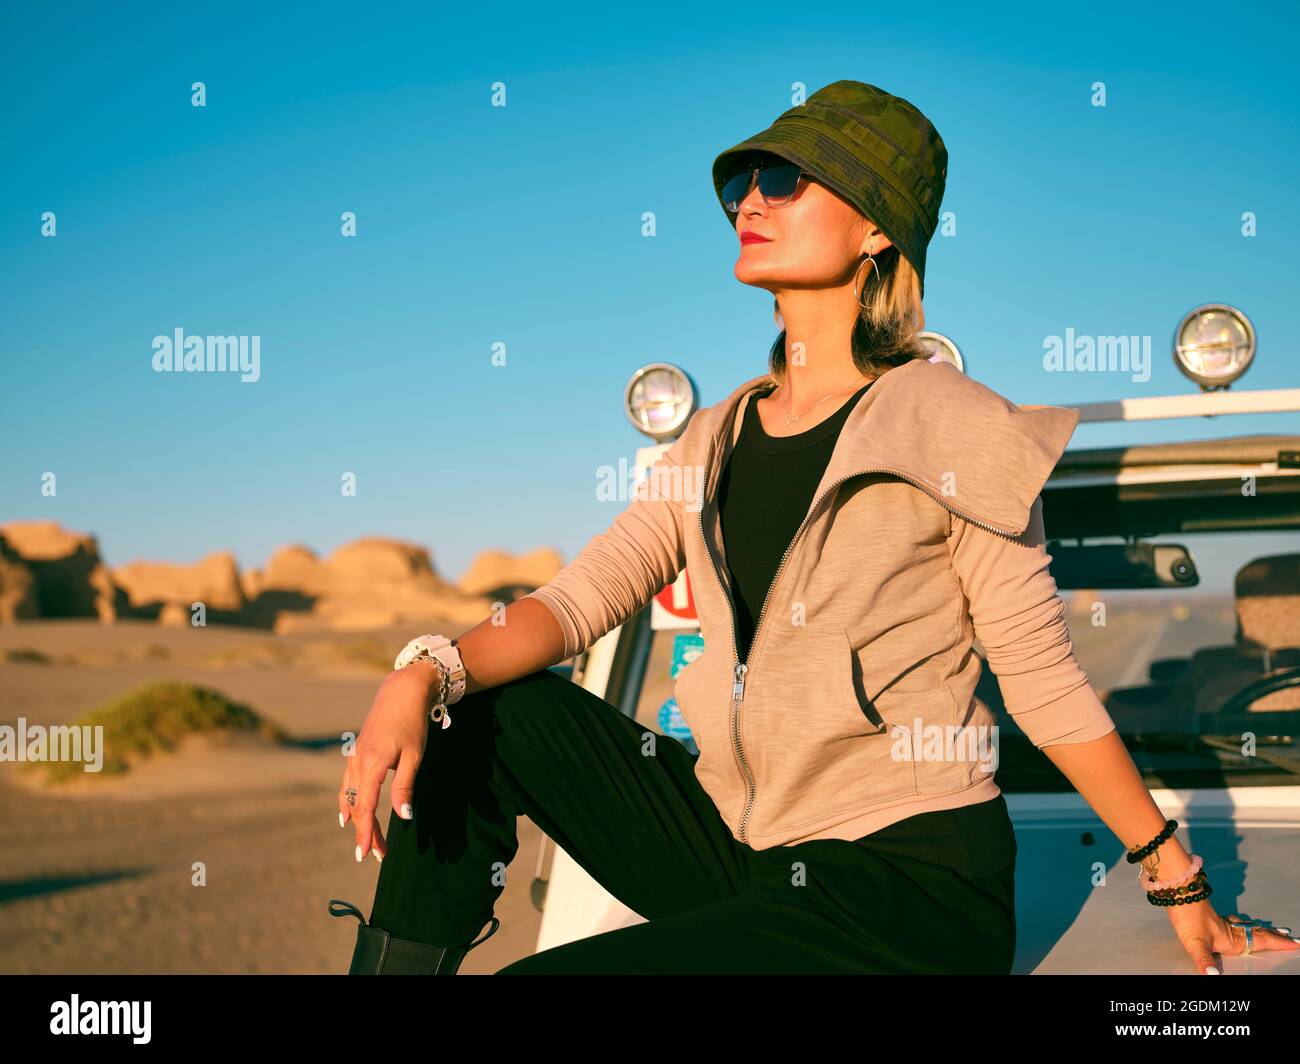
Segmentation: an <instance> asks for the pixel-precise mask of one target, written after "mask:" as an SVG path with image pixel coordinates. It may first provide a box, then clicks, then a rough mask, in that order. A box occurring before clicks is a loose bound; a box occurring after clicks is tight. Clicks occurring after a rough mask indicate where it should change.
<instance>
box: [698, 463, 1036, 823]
mask: <svg viewBox="0 0 1300 1064" xmlns="http://www.w3.org/2000/svg"><path fill="white" fill-rule="evenodd" d="M712 463H713V455H712V453H710V455H709V457H708V459H707V460H706V461H705V463H704V482H703V486H702V488H701V500H702V501H701V505H700V538H701V539H703V540H704V547H705V550H706V551H708V554H709V559H710V561H712V562H713V572H714V575H715V576H716V577H717V578H718V583H719V584H720V585H721V587H722V590H723V593H724V594H725V595H726V598H727V607H728V609H729V610H730V614H731V657H732V661H733V662H734V664H733V666H732V687H731V720H730V728H731V742H732V748H733V750H734V752H735V754H736V761H737V764H739V766H740V771H741V775H742V776H743V777H744V780H745V808H744V811H743V812H742V813H741V816H740V826H739V828H738V832H737V838H738V840H739V841H740V842H742V843H745V844H748V841H749V840H748V837H747V836H746V833H745V831H746V826H747V825H748V823H749V814H750V812H751V811H752V810H753V808H754V800H755V799H756V798H757V797H758V788H757V785H756V784H755V782H754V776H753V773H752V772H751V771H750V768H749V761H748V759H747V758H746V757H745V747H744V744H743V743H742V742H741V739H740V704H741V702H742V701H743V700H744V698H745V677H746V674H747V673H748V672H749V660H750V658H752V657H753V656H754V650H755V648H756V647H757V646H758V637H759V633H760V632H761V631H762V628H763V618H764V617H765V616H766V615H767V606H768V603H769V602H770V601H771V599H772V592H773V591H774V590H775V589H776V583H777V581H778V580H779V579H780V578H781V573H782V571H783V570H784V569H785V563H786V561H787V560H788V559H789V557H790V552H791V550H793V548H794V545H795V543H796V542H797V541H798V539H799V536H800V535H801V534H802V533H803V530H804V528H805V526H806V525H807V524H808V519H809V518H810V517H812V515H813V514H814V513H815V512H816V511H817V507H818V506H819V505H820V504H821V501H822V500H823V499H824V498H826V497H827V496H828V495H829V494H830V493H831V492H833V491H834V490H835V489H836V488H838V487H839V486H840V485H841V484H843V483H844V482H845V481H846V480H852V479H853V478H854V477H858V476H862V475H863V474H866V473H888V474H890V475H891V476H896V477H899V478H900V479H902V480H906V481H907V482H908V483H909V484H912V485H914V486H915V487H917V488H919V489H920V490H921V491H923V492H925V493H926V494H927V495H929V496H930V498H932V499H934V500H935V502H937V503H938V504H939V505H940V506H942V507H944V509H946V510H948V511H950V512H951V513H954V514H956V515H957V516H958V517H960V518H961V519H962V520H964V521H967V522H969V523H970V524H972V525H975V526H976V527H978V528H983V529H986V530H987V531H989V532H994V533H996V534H997V535H1000V536H1007V537H1009V538H1011V539H1015V538H1016V537H1017V536H1019V535H1023V533H1018V532H1013V531H1010V530H1008V529H1005V528H997V527H995V526H993V525H990V524H988V523H987V522H984V521H980V520H978V519H976V518H974V517H971V516H969V515H968V514H965V513H963V512H962V511H961V510H959V509H957V508H956V507H955V506H951V505H949V504H948V503H946V502H944V500H943V499H942V498H941V497H940V496H938V495H936V494H935V493H934V491H933V490H931V488H930V487H929V486H928V485H926V484H923V483H921V482H920V481H918V480H916V479H915V478H913V477H909V476H908V475H907V474H905V473H900V472H899V471H898V470H896V469H889V468H886V467H877V468H873V469H859V470H857V471H856V472H853V473H848V474H846V475H844V476H842V477H840V478H839V479H838V480H836V481H835V482H834V483H832V484H830V485H828V486H827V487H826V488H825V490H823V491H822V492H821V493H820V494H819V495H818V496H817V497H816V498H815V499H813V501H812V505H811V506H809V507H808V512H807V513H806V514H805V515H804V519H803V520H802V521H801V522H800V523H799V527H798V528H797V529H795V532H794V536H793V537H792V538H791V540H790V542H789V544H788V545H787V546H786V548H785V553H784V554H782V555H781V562H780V564H779V565H778V566H777V569H776V573H775V574H774V575H773V577H772V582H771V583H770V584H769V585H768V588H767V594H766V595H764V596H763V607H762V609H761V610H760V611H759V614H758V620H757V621H756V622H755V623H754V634H753V636H752V638H751V639H750V641H749V650H748V652H747V653H746V654H745V660H744V661H741V660H740V652H739V647H738V644H737V640H736V604H735V601H734V600H733V599H732V597H731V589H730V586H729V585H728V584H727V583H726V582H725V581H724V580H723V579H722V570H721V568H720V567H719V565H718V559H717V557H716V556H715V555H714V553H713V547H712V545H711V544H710V543H709V541H708V539H707V537H706V536H705V535H704V510H705V506H704V503H703V500H704V499H707V498H708V488H709V467H710V466H711V465H712Z"/></svg>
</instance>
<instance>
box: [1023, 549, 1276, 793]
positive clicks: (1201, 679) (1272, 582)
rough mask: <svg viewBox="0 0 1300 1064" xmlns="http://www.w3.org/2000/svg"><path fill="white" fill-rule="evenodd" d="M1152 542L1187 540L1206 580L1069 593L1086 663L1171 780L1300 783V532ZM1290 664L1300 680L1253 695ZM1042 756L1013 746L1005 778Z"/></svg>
mask: <svg viewBox="0 0 1300 1064" xmlns="http://www.w3.org/2000/svg"><path fill="white" fill-rule="evenodd" d="M1142 541H1143V542H1145V543H1151V544H1156V545H1159V544H1178V545H1181V546H1183V547H1185V548H1186V549H1187V551H1188V553H1189V554H1190V556H1191V558H1192V561H1193V562H1194V564H1195V567H1196V570H1197V572H1198V574H1199V583H1198V584H1197V585H1196V586H1193V587H1186V588H1152V589H1142V590H1128V589H1125V590H1118V589H1104V590H1095V591H1089V590H1063V591H1061V592H1060V595H1061V598H1062V599H1063V600H1064V601H1065V603H1066V606H1067V622H1068V624H1069V628H1070V637H1071V640H1072V642H1073V644H1074V649H1075V654H1076V656H1077V658H1078V660H1079V664H1080V666H1081V667H1082V668H1083V670H1084V671H1085V672H1086V673H1087V674H1088V678H1089V681H1090V682H1091V683H1092V686H1093V688H1094V689H1095V690H1096V691H1097V694H1098V695H1099V697H1101V699H1102V701H1103V702H1105V704H1106V708H1107V710H1108V711H1109V713H1110V715H1111V717H1112V718H1113V719H1114V721H1115V723H1116V727H1117V729H1118V731H1119V732H1120V734H1121V736H1122V737H1123V739H1124V741H1125V743H1126V744H1127V746H1128V748H1129V751H1130V753H1131V754H1132V755H1133V758H1134V761H1135V762H1136V763H1137V764H1138V766H1139V768H1140V769H1141V770H1142V772H1143V774H1144V775H1145V776H1147V777H1149V778H1154V779H1155V780H1156V781H1157V782H1161V783H1163V784H1164V785H1166V786H1185V787H1195V786H1214V785H1220V786H1228V785H1231V786H1241V785H1250V784H1278V783H1289V784H1295V783H1296V782H1298V779H1297V777H1298V776H1300V755H1298V754H1297V746H1296V743H1295V739H1294V735H1295V732H1296V727H1297V723H1298V722H1300V638H1298V637H1297V627H1298V626H1300V608H1298V607H1297V599H1296V596H1295V591H1296V590H1297V589H1296V588H1295V586H1294V580H1295V572H1296V565H1297V559H1298V558H1300V532H1291V531H1276V530H1273V531H1262V532H1261V531H1253V530H1243V531H1231V532H1221V531H1216V532H1179V533H1176V534H1161V535H1151V536H1143V537H1142ZM1071 542H1073V541H1071ZM1083 542H1084V544H1085V545H1088V544H1092V543H1120V542H1122V540H1121V539H1119V538H1110V539H1095V540H1093V539H1087V540H1084V541H1083ZM1050 549H1051V548H1050V547H1049V553H1050ZM1248 566H1249V569H1248V568H1247V567H1248ZM1288 574H1289V575H1288ZM1287 591H1289V592H1290V594H1287V593H1285V592H1287ZM1288 673H1289V674H1291V675H1292V676H1295V677H1296V679H1295V680H1293V681H1292V682H1295V683H1296V686H1289V687H1283V688H1282V689H1280V690H1274V691H1271V692H1267V693H1262V694H1261V696H1260V697H1251V693H1250V692H1252V691H1258V690H1259V688H1258V687H1257V686H1254V685H1258V684H1260V683H1261V681H1264V680H1265V679H1266V678H1267V677H1280V678H1282V679H1285V674H1288ZM1034 755H1037V751H1032V748H1031V749H1030V750H1025V749H1023V748H1020V749H1019V750H1018V751H1015V750H1013V751H1012V752H1011V754H1010V756H1009V757H1008V755H1007V751H1006V750H1005V748H1004V752H1003V765H1004V770H999V774H998V780H999V783H1000V784H1002V783H1003V782H1004V776H1006V777H1010V779H1009V782H1012V783H1013V788H1014V782H1015V778H1016V777H1017V776H1020V777H1022V778H1021V782H1022V783H1025V782H1028V780H1029V779H1032V777H1033V776H1034V775H1035V770H1034V768H1033V766H1034V764H1037V770H1038V772H1040V773H1041V772H1042V771H1043V766H1042V764H1041V762H1040V761H1039V759H1040V758H1041V755H1038V756H1034ZM1013 788H1012V789H1013Z"/></svg>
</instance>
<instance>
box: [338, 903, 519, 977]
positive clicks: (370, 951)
mask: <svg viewBox="0 0 1300 1064" xmlns="http://www.w3.org/2000/svg"><path fill="white" fill-rule="evenodd" d="M335 906H339V907H340V908H338V909H335ZM329 910H330V915H331V916H355V917H356V918H357V921H358V922H359V923H360V925H361V926H360V927H358V928H357V945H356V948H355V949H354V950H353V951H352V964H351V966H350V967H349V968H348V975H455V974H456V970H457V969H458V968H459V967H460V963H461V961H463V960H464V959H465V954H467V953H468V952H469V951H470V950H472V949H473V948H474V947H475V946H477V945H479V944H481V943H483V942H486V941H487V940H488V939H489V938H491V937H492V936H493V935H494V934H496V931H497V928H499V927H500V926H501V921H500V920H498V919H497V918H496V917H495V916H494V917H492V930H491V931H489V932H488V933H487V934H486V935H484V936H483V937H482V938H476V939H475V940H474V941H473V942H470V943H467V944H466V945H463V946H430V945H428V944H427V943H424V942H412V941H411V940H410V939H406V938H397V937H396V936H394V935H390V934H389V933H388V932H387V931H385V930H384V929H383V928H382V927H376V926H375V925H374V924H368V923H366V918H365V916H363V915H362V913H361V910H360V909H358V908H357V907H356V906H355V905H353V904H352V903H351V902H347V901H339V900H337V899H335V898H331V899H330V905H329Z"/></svg>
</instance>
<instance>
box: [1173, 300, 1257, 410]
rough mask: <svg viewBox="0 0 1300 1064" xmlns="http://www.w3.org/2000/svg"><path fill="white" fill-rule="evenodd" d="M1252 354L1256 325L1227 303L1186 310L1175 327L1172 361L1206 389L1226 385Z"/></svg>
mask: <svg viewBox="0 0 1300 1064" xmlns="http://www.w3.org/2000/svg"><path fill="white" fill-rule="evenodd" d="M1254 357H1255V327H1254V326H1253V325H1251V323H1250V319H1249V318H1248V317H1246V315H1245V314H1243V313H1242V312H1241V311H1239V310H1238V309H1237V308H1236V307H1231V306H1229V305H1228V304H1227V303H1206V304H1205V306H1203V307H1197V308H1196V309H1195V310H1192V311H1189V312H1188V313H1187V314H1186V315H1184V317H1183V320H1182V321H1180V322H1179V323H1178V328H1177V329H1175V330H1174V365H1176V366H1177V367H1178V369H1179V371H1180V372H1181V373H1182V374H1183V376H1185V377H1189V378H1191V379H1192V380H1194V381H1195V382H1196V383H1197V384H1199V385H1200V386H1201V387H1202V388H1204V389H1205V390H1206V391H1214V390H1215V389H1218V388H1226V387H1228V386H1229V385H1230V384H1231V383H1232V382H1233V381H1235V380H1236V379H1237V378H1238V377H1240V376H1241V375H1242V374H1243V373H1245V372H1246V370H1248V369H1249V368H1250V362H1251V359H1253V358H1254Z"/></svg>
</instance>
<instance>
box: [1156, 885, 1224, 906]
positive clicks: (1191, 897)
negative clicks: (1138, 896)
mask: <svg viewBox="0 0 1300 1064" xmlns="http://www.w3.org/2000/svg"><path fill="white" fill-rule="evenodd" d="M1213 893H1214V888H1213V887H1212V886H1210V885H1209V884H1208V883H1207V884H1205V889H1204V890H1203V891H1201V892H1200V893H1199V894H1186V895H1184V896H1183V897H1181V898H1158V897H1156V896H1155V895H1153V894H1148V895H1147V901H1149V902H1150V903H1151V904H1152V905H1165V906H1168V905H1191V904H1192V903H1193V902H1198V901H1204V900H1205V899H1206V898H1208V897H1209V896H1210V895H1211V894H1213Z"/></svg>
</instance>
